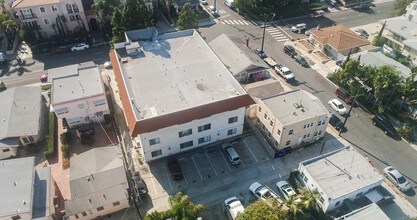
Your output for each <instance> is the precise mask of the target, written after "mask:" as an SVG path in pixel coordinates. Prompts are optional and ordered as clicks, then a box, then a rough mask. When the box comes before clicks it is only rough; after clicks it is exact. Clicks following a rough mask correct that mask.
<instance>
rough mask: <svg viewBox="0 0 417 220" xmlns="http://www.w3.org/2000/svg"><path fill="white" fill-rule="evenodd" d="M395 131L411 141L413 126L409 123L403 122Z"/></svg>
mask: <svg viewBox="0 0 417 220" xmlns="http://www.w3.org/2000/svg"><path fill="white" fill-rule="evenodd" d="M397 131H398V133H399V134H400V135H401V137H403V138H404V139H406V140H407V141H413V127H412V126H411V125H410V124H404V125H403V126H402V127H401V128H398V130H397Z"/></svg>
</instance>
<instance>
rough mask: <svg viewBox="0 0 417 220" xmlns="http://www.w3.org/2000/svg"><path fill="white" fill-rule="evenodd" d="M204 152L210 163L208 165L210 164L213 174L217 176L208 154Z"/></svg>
mask: <svg viewBox="0 0 417 220" xmlns="http://www.w3.org/2000/svg"><path fill="white" fill-rule="evenodd" d="M204 153H205V154H206V157H207V160H208V161H209V163H210V165H211V168H213V171H214V174H216V176H217V172H216V169H214V166H213V164H212V163H211V160H210V158H209V156H208V155H207V152H204Z"/></svg>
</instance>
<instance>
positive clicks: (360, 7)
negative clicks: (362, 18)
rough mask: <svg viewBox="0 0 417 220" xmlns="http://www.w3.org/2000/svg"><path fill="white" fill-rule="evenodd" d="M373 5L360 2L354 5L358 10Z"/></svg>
mask: <svg viewBox="0 0 417 220" xmlns="http://www.w3.org/2000/svg"><path fill="white" fill-rule="evenodd" d="M370 7H371V5H370V4H359V5H356V6H355V7H353V8H354V9H356V10H365V9H369V8H370Z"/></svg>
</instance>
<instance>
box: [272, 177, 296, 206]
mask: <svg viewBox="0 0 417 220" xmlns="http://www.w3.org/2000/svg"><path fill="white" fill-rule="evenodd" d="M276 185H277V188H278V190H279V191H280V192H281V194H282V195H284V197H285V199H286V200H288V199H290V198H291V196H296V195H297V193H295V191H294V189H293V188H292V187H291V185H290V184H288V182H287V181H285V180H283V181H279V182H277V184H276ZM298 200H300V199H297V200H296V201H298ZM300 201H301V200H300Z"/></svg>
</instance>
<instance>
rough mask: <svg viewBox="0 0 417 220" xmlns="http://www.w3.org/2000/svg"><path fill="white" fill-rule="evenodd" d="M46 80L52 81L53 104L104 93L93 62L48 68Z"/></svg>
mask: <svg viewBox="0 0 417 220" xmlns="http://www.w3.org/2000/svg"><path fill="white" fill-rule="evenodd" d="M48 80H50V81H51V82H52V92H51V100H52V104H53V105H55V104H60V103H65V102H69V101H73V100H80V99H88V98H91V97H94V96H96V95H102V94H104V85H103V82H102V79H101V76H100V72H99V71H98V67H97V65H96V64H94V63H93V62H87V63H82V64H75V65H69V66H65V67H59V68H54V69H50V70H48Z"/></svg>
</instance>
